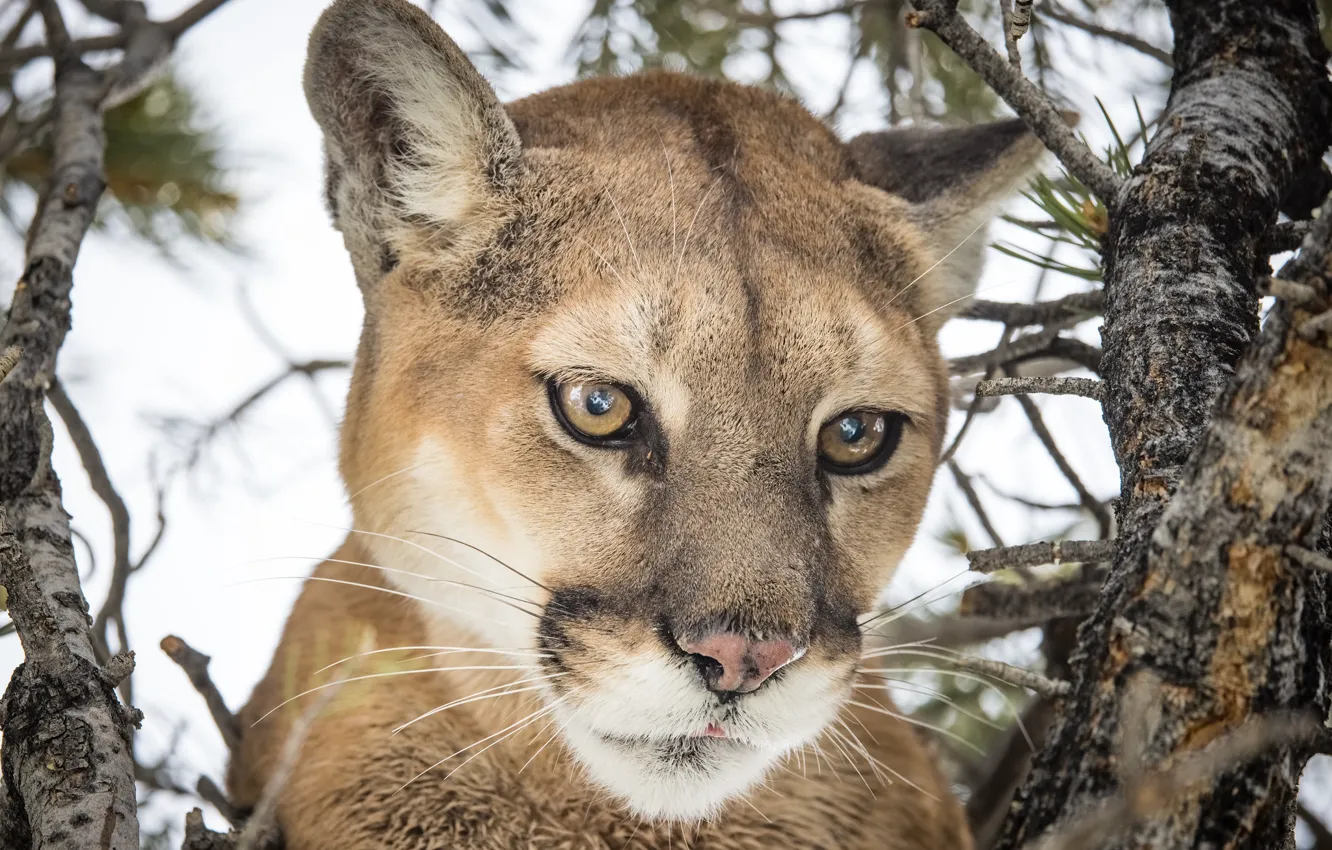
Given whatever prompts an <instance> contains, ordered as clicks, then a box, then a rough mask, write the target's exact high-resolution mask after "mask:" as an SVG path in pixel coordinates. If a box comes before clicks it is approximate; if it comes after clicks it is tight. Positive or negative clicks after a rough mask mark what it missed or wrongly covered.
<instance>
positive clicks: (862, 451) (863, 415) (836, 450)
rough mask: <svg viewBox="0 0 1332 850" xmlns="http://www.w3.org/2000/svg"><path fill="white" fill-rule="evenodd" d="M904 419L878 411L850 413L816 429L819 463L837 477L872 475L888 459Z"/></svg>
mask: <svg viewBox="0 0 1332 850" xmlns="http://www.w3.org/2000/svg"><path fill="white" fill-rule="evenodd" d="M905 421H906V417H905V416H903V415H902V414H900V413H885V412H883V411H880V410H850V411H847V412H846V413H842V414H839V415H838V416H836V417H834V418H833V419H832V420H831V421H829V422H826V423H825V424H824V426H823V427H822V428H820V429H819V460H820V462H821V463H822V464H823V468H824V469H826V470H828V471H829V472H835V473H837V474H839V475H863V474H864V473H866V472H873V471H874V470H876V469H878V468H879V467H880V466H883V464H884V462H885V461H887V460H888V458H889V457H891V456H892V454H893V452H894V451H895V450H896V449H897V444H898V442H900V441H901V439H902V425H903V423H904V422H905Z"/></svg>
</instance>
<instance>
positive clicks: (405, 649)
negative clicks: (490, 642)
mask: <svg viewBox="0 0 1332 850" xmlns="http://www.w3.org/2000/svg"><path fill="white" fill-rule="evenodd" d="M423 649H441V650H446V651H447V652H450V653H452V652H481V653H487V654H492V655H530V656H533V657H535V658H550V657H551V655H550V653H547V652H542V651H541V650H539V649H494V648H491V647H476V646H389V647H385V648H383V649H372V650H370V651H368V652H358V653H356V654H355V655H348V656H347V657H346V658H340V659H338V660H337V661H334V662H333V663H332V664H326V665H324V666H323V667H320V668H319V669H318V670H316V671H314V675H319V674H320V673H323V672H324V671H325V670H331V669H332V668H334V667H336V666H338V665H339V664H345V663H347V662H348V661H352V660H355V659H357V658H365V657H366V656H367V655H380V654H382V653H385V652H416V651H419V650H423ZM434 654H435V655H444V654H445V653H444V652H437V653H434ZM421 657H423V658H430V657H432V656H429V655H426V656H421Z"/></svg>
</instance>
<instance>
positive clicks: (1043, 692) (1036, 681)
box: [948, 655, 1073, 699]
mask: <svg viewBox="0 0 1332 850" xmlns="http://www.w3.org/2000/svg"><path fill="white" fill-rule="evenodd" d="M948 658H949V662H950V663H952V664H953V665H954V666H957V667H961V668H962V669H963V670H970V671H972V672H973V673H980V674H982V675H985V676H990V677H991V678H994V679H999V680H1000V681H1002V682H1007V683H1008V684H1010V685H1015V686H1017V687H1020V688H1026V689H1027V690H1029V691H1032V692H1033V693H1035V694H1037V695H1039V696H1042V697H1044V698H1045V699H1055V698H1057V697H1062V696H1067V695H1068V694H1069V693H1071V692H1072V690H1073V686H1072V685H1071V684H1069V683H1068V682H1064V681H1061V680H1059V679H1051V678H1048V677H1046V676H1042V675H1041V674H1039V673H1033V672H1032V671H1030V670H1027V669H1025V668H1022V667H1016V666H1014V665H1012V664H1005V663H1004V662H1002V661H994V660H993V659H990V658H974V657H972V656H970V655H949V656H948Z"/></svg>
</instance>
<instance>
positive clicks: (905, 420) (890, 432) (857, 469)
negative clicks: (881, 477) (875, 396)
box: [816, 407, 911, 477]
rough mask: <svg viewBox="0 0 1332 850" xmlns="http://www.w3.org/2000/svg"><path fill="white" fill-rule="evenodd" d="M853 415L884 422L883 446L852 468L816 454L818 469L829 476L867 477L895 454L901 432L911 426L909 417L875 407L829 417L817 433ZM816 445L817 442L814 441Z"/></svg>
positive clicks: (854, 409)
mask: <svg viewBox="0 0 1332 850" xmlns="http://www.w3.org/2000/svg"><path fill="white" fill-rule="evenodd" d="M853 414H856V415H860V416H865V415H869V416H882V417H884V419H885V420H886V430H885V431H884V436H883V444H882V445H881V446H879V450H878V451H877V452H875V453H874V456H873V457H871V458H870V459H869V460H866V461H862V462H861V463H857V464H855V465H854V466H841V465H839V464H837V463H834V462H833V461H830V460H828V459H827V458H825V457H824V456H823V453H822V452H819V453H818V463H819V469H821V470H822V471H823V472H825V473H827V474H829V475H844V476H848V477H849V476H855V475H868V474H869V473H871V472H877V471H878V470H880V469H882V468H883V466H884V464H886V463H887V462H888V461H889V459H891V458H892V456H893V455H894V454H896V453H897V447H898V446H899V445H901V443H902V432H903V431H905V430H906V427H907V425H910V424H911V417H910V416H908V415H907V414H905V413H903V412H901V411H900V410H883V409H881V408H877V407H853V408H850V409H849V410H843V411H842V412H840V413H838V414H837V415H835V416H832V417H830V418H829V419H827V420H826V421H824V423H823V424H822V425H820V426H819V430H818V432H817V433H820V434H822V433H823V429H824V428H827V427H828V426H829V425H831V424H833V423H834V422H836V421H837V420H839V419H841V418H842V417H844V416H851V415H853ZM816 444H817V440H816Z"/></svg>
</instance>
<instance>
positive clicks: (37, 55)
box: [0, 0, 227, 72]
mask: <svg viewBox="0 0 1332 850" xmlns="http://www.w3.org/2000/svg"><path fill="white" fill-rule="evenodd" d="M226 2H227V0H199V2H198V3H195V4H194V5H193V6H191V7H190V8H188V9H186V10H185V11H183V12H181V13H180V14H179V15H177V16H176V17H174V18H171V19H169V20H165V21H162V22H160V23H157V22H149V23H152V24H153V26H156V27H158V28H160V29H161V30H162V32H163V33H164V34H165V35H167V36H168V38H169V39H170V41H171V43H174V42H175V40H176V39H178V38H180V37H181V35H183V34H184V33H185V31H186V30H188V29H189V28H190V27H192V26H194V25H195V24H197V23H199V22H200V21H202V20H203V19H204V18H206V17H208V15H210V14H212V13H213V12H215V11H216V10H217V9H218V8H219V7H221V6H222V5H223V4H224V3H226ZM131 37H132V33H131V32H128V31H126V30H125V29H122V30H121V31H119V32H115V33H110V34H107V35H98V36H92V37H91V38H81V39H76V40H74V41H70V42H69V43H68V48H69V54H70V55H73V56H82V55H83V54H85V53H94V52H97V51H102V50H121V49H124V48H125V47H126V46H127V45H128V44H129V41H130V38H131ZM169 47H170V45H168V48H169ZM54 54H55V51H54V50H53V49H52V46H51V45H50V44H32V45H26V46H24V47H16V48H14V49H13V50H8V51H5V52H3V53H0V72H2V71H6V70H10V69H13V68H17V67H19V66H20V65H24V64H26V63H28V62H31V61H32V60H34V59H41V58H42V57H44V56H52V55H54Z"/></svg>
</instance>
